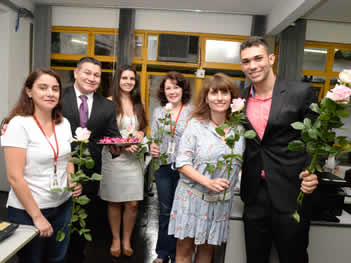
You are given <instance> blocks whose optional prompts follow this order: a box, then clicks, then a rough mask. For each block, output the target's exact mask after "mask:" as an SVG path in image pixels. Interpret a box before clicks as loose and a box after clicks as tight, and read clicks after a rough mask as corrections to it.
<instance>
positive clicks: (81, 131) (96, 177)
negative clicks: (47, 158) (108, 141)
mask: <svg viewBox="0 0 351 263" xmlns="http://www.w3.org/2000/svg"><path fill="white" fill-rule="evenodd" d="M90 133H91V132H90V131H89V130H88V129H87V128H81V127H78V128H77V129H76V136H75V140H74V141H75V142H78V145H77V147H76V148H75V150H74V151H73V152H72V153H71V156H72V162H73V163H74V164H75V165H76V167H77V171H76V172H75V173H71V175H70V177H71V179H70V183H76V184H84V183H86V182H88V181H101V179H102V176H101V175H100V174H97V173H93V175H92V176H91V177H88V176H87V175H86V174H85V173H84V172H83V170H82V167H83V165H84V166H85V167H86V168H87V169H92V168H94V165H95V163H94V160H93V159H92V158H91V155H90V153H89V150H88V147H87V144H88V142H89V137H90ZM64 190H65V191H73V190H74V187H66V188H65V189H64ZM72 201H73V208H72V217H71V221H70V222H69V236H70V235H71V234H72V233H73V232H78V234H79V235H81V236H83V237H84V238H85V239H86V240H88V241H91V240H92V236H91V234H90V229H87V228H86V222H85V219H86V218H87V217H88V214H87V213H86V211H85V209H84V208H83V206H84V205H86V204H88V203H89V202H90V199H89V198H88V197H87V196H86V195H81V196H79V197H72ZM64 238H65V232H64V230H63V229H61V230H59V231H58V232H57V235H56V240H57V241H62V240H64Z"/></svg>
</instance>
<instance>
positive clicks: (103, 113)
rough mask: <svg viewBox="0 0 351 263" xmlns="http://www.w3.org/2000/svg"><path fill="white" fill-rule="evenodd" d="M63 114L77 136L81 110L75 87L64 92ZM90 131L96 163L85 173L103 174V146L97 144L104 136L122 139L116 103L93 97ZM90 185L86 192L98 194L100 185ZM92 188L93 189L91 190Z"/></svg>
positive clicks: (101, 97)
mask: <svg viewBox="0 0 351 263" xmlns="http://www.w3.org/2000/svg"><path fill="white" fill-rule="evenodd" d="M62 113H63V116H64V117H65V118H67V119H68V120H69V122H70V124H71V129H72V134H73V136H74V135H75V131H76V129H77V128H78V127H80V119H79V110H78V105H77V97H76V93H75V90H74V87H67V88H64V89H63V92H62ZM87 128H88V130H90V131H91V135H90V138H89V144H88V149H89V151H90V154H91V156H92V158H93V160H94V162H95V167H94V169H90V170H85V171H84V172H85V173H86V174H88V175H91V174H93V173H94V172H96V173H100V172H101V151H102V146H103V145H101V144H97V143H98V141H99V139H101V138H103V137H104V136H108V137H121V135H120V132H119V129H118V127H117V121H116V111H115V106H114V103H113V102H112V101H110V100H108V99H106V98H104V97H103V96H100V95H99V94H97V93H94V96H93V106H92V109H91V113H90V117H89V120H88V123H87ZM75 146H76V144H74V143H73V144H72V149H73V148H75ZM92 185H93V184H90V185H89V184H88V185H87V186H84V189H85V190H87V191H85V192H94V193H95V192H97V189H98V188H97V187H98V184H95V186H92ZM89 188H91V189H89Z"/></svg>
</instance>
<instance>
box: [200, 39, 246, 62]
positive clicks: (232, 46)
mask: <svg viewBox="0 0 351 263" xmlns="http://www.w3.org/2000/svg"><path fill="white" fill-rule="evenodd" d="M239 50H240V43H239V42H233V41H219V40H206V62H217V63H232V64H239V63H240V57H239Z"/></svg>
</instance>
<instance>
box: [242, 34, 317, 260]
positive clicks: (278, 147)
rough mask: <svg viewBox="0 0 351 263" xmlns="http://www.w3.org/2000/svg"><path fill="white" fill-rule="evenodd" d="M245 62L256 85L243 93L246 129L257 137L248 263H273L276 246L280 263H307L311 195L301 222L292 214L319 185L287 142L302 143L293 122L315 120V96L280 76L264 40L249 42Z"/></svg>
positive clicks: (247, 184) (249, 190)
mask: <svg viewBox="0 0 351 263" xmlns="http://www.w3.org/2000/svg"><path fill="white" fill-rule="evenodd" d="M240 58H241V68H242V71H243V72H244V73H245V75H246V77H247V78H248V79H249V80H251V86H249V87H247V88H246V89H245V90H244V91H243V97H244V98H245V99H246V101H247V105H246V109H245V110H246V115H247V118H248V120H249V122H248V124H247V127H246V128H248V129H254V130H255V131H256V132H257V134H258V137H256V138H255V139H253V140H247V141H246V150H245V154H244V163H243V170H242V179H241V180H242V181H241V188H240V194H241V198H242V200H243V201H244V203H245V207H244V215H243V218H244V226H245V240H246V254H247V263H259V262H263V263H266V262H268V260H269V255H270V250H271V247H272V244H273V243H274V244H275V246H276V248H277V251H278V255H279V260H280V263H297V262H299V263H307V262H308V255H307V246H308V233H309V222H310V220H309V215H308V213H307V212H308V210H309V209H306V207H305V206H306V205H308V203H309V200H308V199H309V197H308V195H307V198H305V200H304V206H303V207H302V209H301V211H299V212H300V216H301V222H300V223H297V222H295V221H294V220H293V218H292V213H293V212H294V211H295V210H296V209H297V203H296V198H297V196H298V193H299V191H300V189H301V190H302V191H303V192H305V193H306V194H310V193H312V192H313V190H314V189H315V188H316V187H317V184H318V180H317V177H316V175H314V174H309V173H308V172H307V171H304V168H305V167H306V166H307V165H306V164H307V162H308V156H307V155H306V154H301V153H296V152H290V151H289V150H288V143H289V142H290V141H292V140H295V139H299V138H300V133H299V131H296V130H294V129H293V128H292V127H291V125H290V124H291V123H293V122H295V121H303V119H304V118H310V119H314V118H315V115H314V113H313V112H312V111H311V110H310V109H309V106H310V104H311V103H312V102H315V101H316V97H315V95H314V93H313V89H312V88H311V87H310V86H309V85H306V84H304V83H302V82H296V81H284V80H281V79H279V78H278V77H276V75H275V74H274V72H273V64H274V60H275V57H274V54H269V52H268V46H267V43H266V41H265V40H264V39H263V38H261V37H250V38H249V39H248V40H246V41H244V42H243V43H242V44H241V47H240Z"/></svg>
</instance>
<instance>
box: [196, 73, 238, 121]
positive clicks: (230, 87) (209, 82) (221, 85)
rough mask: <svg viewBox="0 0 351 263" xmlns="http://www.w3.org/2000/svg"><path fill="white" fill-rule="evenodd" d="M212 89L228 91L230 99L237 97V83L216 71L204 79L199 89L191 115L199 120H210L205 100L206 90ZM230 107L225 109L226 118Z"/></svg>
mask: <svg viewBox="0 0 351 263" xmlns="http://www.w3.org/2000/svg"><path fill="white" fill-rule="evenodd" d="M211 89H213V90H214V91H218V90H220V91H229V92H230V95H231V99H234V98H238V97H239V88H238V87H237V85H236V84H235V83H234V82H233V81H232V80H231V79H230V78H229V77H228V76H227V75H225V74H223V73H216V74H215V75H213V76H212V77H210V78H208V79H206V80H205V81H204V84H203V86H202V88H201V90H200V94H199V96H198V98H197V101H196V105H195V109H194V111H193V114H192V117H193V118H196V119H200V120H210V117H211V116H210V112H211V110H210V107H209V106H208V104H207V102H206V98H207V95H208V92H209V91H210V90H211ZM230 112H231V109H230V107H229V108H228V110H227V119H229V115H230Z"/></svg>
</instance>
